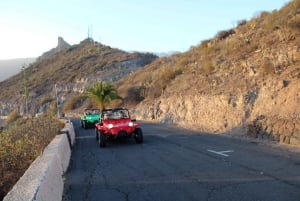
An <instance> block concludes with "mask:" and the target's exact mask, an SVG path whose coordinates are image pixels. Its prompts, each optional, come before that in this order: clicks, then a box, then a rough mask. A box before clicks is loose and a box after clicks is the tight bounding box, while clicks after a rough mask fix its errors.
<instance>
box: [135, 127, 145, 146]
mask: <svg viewBox="0 0 300 201" xmlns="http://www.w3.org/2000/svg"><path fill="white" fill-rule="evenodd" d="M134 139H135V142H136V143H138V144H140V143H143V140H144V139H143V131H142V129H141V128H136V129H135V130H134Z"/></svg>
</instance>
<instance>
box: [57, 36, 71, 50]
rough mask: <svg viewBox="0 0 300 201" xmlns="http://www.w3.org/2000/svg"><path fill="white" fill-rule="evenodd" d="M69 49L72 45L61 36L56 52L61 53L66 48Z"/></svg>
mask: <svg viewBox="0 0 300 201" xmlns="http://www.w3.org/2000/svg"><path fill="white" fill-rule="evenodd" d="M68 47H70V44H69V43H67V42H66V41H65V40H64V39H63V37H61V36H59V37H58V39H57V47H56V51H57V52H60V51H61V50H63V49H66V48H68Z"/></svg>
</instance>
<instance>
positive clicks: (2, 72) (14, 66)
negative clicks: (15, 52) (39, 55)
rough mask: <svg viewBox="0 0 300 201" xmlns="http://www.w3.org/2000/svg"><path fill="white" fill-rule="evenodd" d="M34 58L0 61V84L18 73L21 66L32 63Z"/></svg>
mask: <svg viewBox="0 0 300 201" xmlns="http://www.w3.org/2000/svg"><path fill="white" fill-rule="evenodd" d="M35 60H36V58H17V59H7V60H0V82H1V81H3V80H5V79H8V78H9V77H11V76H13V75H15V74H17V73H19V72H20V70H21V68H22V67H23V66H28V65H30V64H31V63H33V62H34V61H35Z"/></svg>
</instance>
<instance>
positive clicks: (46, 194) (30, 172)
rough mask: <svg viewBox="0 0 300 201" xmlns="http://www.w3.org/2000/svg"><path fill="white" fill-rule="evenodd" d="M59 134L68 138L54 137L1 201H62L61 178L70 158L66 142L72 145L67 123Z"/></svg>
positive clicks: (71, 128)
mask: <svg viewBox="0 0 300 201" xmlns="http://www.w3.org/2000/svg"><path fill="white" fill-rule="evenodd" d="M63 130H65V131H66V132H67V133H69V137H68V134H61V135H57V136H56V137H55V138H54V139H53V140H52V141H51V142H50V144H49V145H48V146H47V147H46V148H45V150H44V152H43V153H42V154H41V155H40V156H39V157H38V158H37V159H36V160H35V161H34V162H33V163H32V164H31V165H30V167H29V168H28V169H27V171H26V172H25V173H24V175H23V176H22V177H21V178H20V180H19V181H18V182H17V184H16V185H15V186H14V187H13V189H12V190H11V191H10V192H9V193H8V194H7V195H6V196H5V197H4V199H3V201H20V200H22V201H54V200H55V201H59V200H61V199H62V193H63V187H64V182H63V174H64V173H65V172H66V171H67V168H68V166H69V161H70V157H71V149H70V144H69V142H70V141H71V142H73V144H74V142H75V132H74V127H73V124H72V122H71V121H69V123H66V127H65V128H64V129H63ZM73 134H74V135H73ZM68 138H70V139H68ZM73 144H72V145H73Z"/></svg>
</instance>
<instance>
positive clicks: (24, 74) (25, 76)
mask: <svg viewBox="0 0 300 201" xmlns="http://www.w3.org/2000/svg"><path fill="white" fill-rule="evenodd" d="M21 70H22V71H23V88H24V97H25V114H27V113H28V97H29V93H28V87H27V75H26V68H25V64H24V65H23V66H22V69H21Z"/></svg>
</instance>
